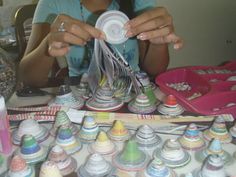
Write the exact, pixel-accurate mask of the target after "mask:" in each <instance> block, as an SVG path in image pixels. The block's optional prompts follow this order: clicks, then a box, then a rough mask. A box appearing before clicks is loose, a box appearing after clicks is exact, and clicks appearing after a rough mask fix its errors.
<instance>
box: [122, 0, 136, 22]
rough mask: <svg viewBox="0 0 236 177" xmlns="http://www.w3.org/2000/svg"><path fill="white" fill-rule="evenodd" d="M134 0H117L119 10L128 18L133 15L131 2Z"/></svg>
mask: <svg viewBox="0 0 236 177" xmlns="http://www.w3.org/2000/svg"><path fill="white" fill-rule="evenodd" d="M134 1H135V0H118V3H119V4H120V11H122V12H124V13H125V14H126V15H127V16H128V17H129V18H130V19H131V18H133V17H134V11H133V3H134Z"/></svg>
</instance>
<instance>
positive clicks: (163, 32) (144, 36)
mask: <svg viewBox="0 0 236 177" xmlns="http://www.w3.org/2000/svg"><path fill="white" fill-rule="evenodd" d="M171 30H172V28H171V27H170V26H167V27H165V28H160V29H156V30H152V31H148V32H144V33H141V34H139V35H138V36H137V39H140V40H142V41H143V40H150V39H153V38H158V37H163V36H167V35H168V34H170V31H171Z"/></svg>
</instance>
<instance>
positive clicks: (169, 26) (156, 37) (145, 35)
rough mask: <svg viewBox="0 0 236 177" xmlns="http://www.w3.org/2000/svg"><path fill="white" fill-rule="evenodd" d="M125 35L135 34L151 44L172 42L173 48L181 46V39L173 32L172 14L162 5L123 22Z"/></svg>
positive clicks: (131, 35)
mask: <svg viewBox="0 0 236 177" xmlns="http://www.w3.org/2000/svg"><path fill="white" fill-rule="evenodd" d="M125 29H126V30H127V33H126V36H127V37H133V36H137V38H138V39H139V40H149V41H150V42H151V43H152V44H170V43H172V44H174V49H180V48H181V47H182V46H183V40H182V39H181V38H180V37H179V36H177V35H176V34H175V32H174V25H173V19H172V16H171V15H170V14H169V13H168V11H167V10H166V9H165V8H163V7H156V8H154V9H152V10H149V11H146V12H144V13H143V14H141V15H139V16H137V17H135V18H133V19H131V20H130V21H129V22H127V23H126V24H125Z"/></svg>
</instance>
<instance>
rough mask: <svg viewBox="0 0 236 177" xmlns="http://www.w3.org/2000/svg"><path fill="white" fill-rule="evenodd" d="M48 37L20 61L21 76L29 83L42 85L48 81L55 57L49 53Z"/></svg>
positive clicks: (37, 85)
mask: <svg viewBox="0 0 236 177" xmlns="http://www.w3.org/2000/svg"><path fill="white" fill-rule="evenodd" d="M46 38H47V37H46ZM46 38H44V40H42V42H41V43H40V44H39V46H38V47H37V48H35V49H34V50H32V51H31V52H29V53H28V54H26V55H25V56H24V57H23V59H22V60H21V62H20V65H19V72H20V77H21V80H22V81H23V82H24V83H25V84H27V85H31V86H36V87H40V86H44V85H45V84H46V83H47V81H48V74H49V72H50V71H51V68H52V65H53V63H54V60H55V59H54V58H53V57H50V56H49V55H48V44H47V39H46Z"/></svg>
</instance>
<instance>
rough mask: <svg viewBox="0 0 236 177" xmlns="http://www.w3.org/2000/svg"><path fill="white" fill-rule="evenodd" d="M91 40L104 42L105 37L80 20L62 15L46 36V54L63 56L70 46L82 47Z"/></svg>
mask: <svg viewBox="0 0 236 177" xmlns="http://www.w3.org/2000/svg"><path fill="white" fill-rule="evenodd" d="M92 38H97V39H102V40H104V39H105V35H104V33H103V32H102V31H100V30H99V29H96V28H95V27H93V26H91V25H89V24H86V23H84V22H82V21H80V20H77V19H74V18H72V17H70V16H67V15H64V14H61V15H58V16H57V18H56V19H55V20H54V22H53V23H52V25H51V29H50V33H49V35H48V54H49V55H50V56H53V57H57V56H63V55H65V54H66V53H67V52H68V51H69V50H70V45H80V46H84V45H86V43H87V42H88V41H90V40H91V39H92Z"/></svg>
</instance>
